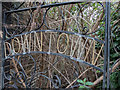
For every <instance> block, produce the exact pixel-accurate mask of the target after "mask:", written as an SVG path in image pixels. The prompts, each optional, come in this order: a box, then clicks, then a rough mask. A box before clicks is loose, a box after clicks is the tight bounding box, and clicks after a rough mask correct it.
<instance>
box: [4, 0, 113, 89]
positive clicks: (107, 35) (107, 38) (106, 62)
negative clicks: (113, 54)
mask: <svg viewBox="0 0 120 90" xmlns="http://www.w3.org/2000/svg"><path fill="white" fill-rule="evenodd" d="M76 3H80V2H63V3H55V4H49V5H43V6H41V8H47V7H54V6H61V5H68V4H76ZM105 6H106V8H105V42H104V43H105V46H104V71H103V87H102V88H103V89H105V84H106V81H107V89H109V82H110V72H109V67H110V65H109V62H110V32H111V31H110V1H109V0H106V5H105ZM30 9H31V10H35V9H37V7H30V8H23V9H18V10H11V11H6V12H4V18H3V24H4V23H5V22H4V21H5V19H6V14H8V13H15V12H21V11H27V10H30ZM5 35H6V31H5V30H4V28H3V39H2V68H3V67H4V58H5V55H4V44H3V41H4V40H5V39H6V36H5ZM3 72H4V71H2V75H3ZM106 73H107V75H106ZM106 76H107V77H106ZM106 79H107V80H106ZM3 87H4V77H3V78H2V88H3Z"/></svg>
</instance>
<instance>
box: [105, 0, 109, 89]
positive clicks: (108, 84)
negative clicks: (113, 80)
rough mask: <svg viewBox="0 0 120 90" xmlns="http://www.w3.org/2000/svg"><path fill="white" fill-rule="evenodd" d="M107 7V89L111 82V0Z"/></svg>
mask: <svg viewBox="0 0 120 90" xmlns="http://www.w3.org/2000/svg"><path fill="white" fill-rule="evenodd" d="M106 7H107V11H106V13H107V17H106V19H107V20H106V23H107V43H108V44H107V45H108V46H107V48H108V49H107V50H108V51H107V54H108V57H107V89H108V90H109V82H110V71H109V68H110V64H109V62H110V0H109V1H108V2H107V3H106Z"/></svg>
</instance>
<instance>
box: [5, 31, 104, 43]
mask: <svg viewBox="0 0 120 90" xmlns="http://www.w3.org/2000/svg"><path fill="white" fill-rule="evenodd" d="M35 32H36V33H37V32H60V33H66V34H73V35H77V36H79V37H86V38H88V39H93V40H96V41H98V42H100V43H102V44H104V41H103V40H99V39H97V38H94V37H89V36H87V35H82V34H79V33H75V32H68V31H63V30H37V31H30V32H25V33H22V34H18V35H14V36H13V37H10V38H9V39H6V40H5V41H4V42H6V41H9V40H10V39H13V38H15V37H19V36H22V35H27V34H30V33H35Z"/></svg>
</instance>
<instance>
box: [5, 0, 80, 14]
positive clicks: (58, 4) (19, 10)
mask: <svg viewBox="0 0 120 90" xmlns="http://www.w3.org/2000/svg"><path fill="white" fill-rule="evenodd" d="M76 3H81V1H74V2H63V3H54V4H49V5H41V8H48V7H55V6H61V5H68V4H76ZM37 7H38V6H36V7H30V8H24V9H18V10H11V11H6V14H8V13H16V12H21V11H28V10H35V9H37Z"/></svg>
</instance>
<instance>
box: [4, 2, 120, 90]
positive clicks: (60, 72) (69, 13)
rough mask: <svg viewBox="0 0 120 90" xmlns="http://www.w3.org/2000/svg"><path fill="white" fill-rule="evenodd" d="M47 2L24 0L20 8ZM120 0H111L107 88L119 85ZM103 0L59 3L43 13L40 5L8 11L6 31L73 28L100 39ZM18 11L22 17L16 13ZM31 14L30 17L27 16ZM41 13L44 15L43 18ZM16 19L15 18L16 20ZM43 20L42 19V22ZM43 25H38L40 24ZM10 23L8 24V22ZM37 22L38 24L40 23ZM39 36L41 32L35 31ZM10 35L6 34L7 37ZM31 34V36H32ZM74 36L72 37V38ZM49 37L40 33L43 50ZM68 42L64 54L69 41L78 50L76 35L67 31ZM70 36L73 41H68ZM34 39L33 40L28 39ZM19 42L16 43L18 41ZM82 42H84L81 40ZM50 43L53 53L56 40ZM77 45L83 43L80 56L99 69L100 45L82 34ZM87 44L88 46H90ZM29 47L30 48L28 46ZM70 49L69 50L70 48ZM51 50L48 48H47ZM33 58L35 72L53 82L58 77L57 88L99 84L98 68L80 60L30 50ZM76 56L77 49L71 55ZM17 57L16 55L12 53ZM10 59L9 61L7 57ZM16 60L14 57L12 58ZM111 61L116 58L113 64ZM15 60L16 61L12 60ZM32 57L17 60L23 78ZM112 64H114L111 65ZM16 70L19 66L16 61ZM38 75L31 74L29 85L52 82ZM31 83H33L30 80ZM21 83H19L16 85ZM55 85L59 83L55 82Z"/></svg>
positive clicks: (44, 84)
mask: <svg viewBox="0 0 120 90" xmlns="http://www.w3.org/2000/svg"><path fill="white" fill-rule="evenodd" d="M53 3H55V2H52V4H53ZM47 4H49V3H38V2H37V3H32V2H30V3H24V4H23V5H22V6H21V7H20V8H25V7H32V6H39V5H47ZM14 5H16V6H17V5H18V6H19V3H17V4H16V3H14ZM119 6H120V2H119V3H111V47H110V65H111V67H113V68H112V70H111V71H112V72H111V75H110V87H111V88H120V78H119V77H120V66H119V65H120V27H119V26H120V25H119V24H120V19H119V18H120V11H119V9H120V7H119ZM104 7H105V2H103V3H99V2H95V3H94V2H93V3H92V2H87V3H86V2H81V3H79V4H73V5H72V4H70V5H63V6H59V7H51V8H50V9H49V10H48V11H47V14H46V16H45V15H44V13H45V12H46V10H47V9H46V8H43V9H41V8H40V7H38V8H37V10H35V11H32V10H30V11H27V12H24V13H17V14H15V13H13V14H12V15H11V18H12V20H11V23H12V25H11V23H7V24H6V27H7V28H9V29H8V31H9V33H10V34H20V33H24V32H28V31H32V30H38V29H40V30H47V29H54V30H63V31H70V32H76V33H79V34H83V35H88V36H91V37H95V38H98V39H100V40H104V39H105V8H104ZM19 15H21V16H22V17H19V18H18V16H19ZM31 17H32V18H31ZM43 17H44V18H43ZM18 19H19V20H18ZM44 22H45V23H44ZM42 23H43V25H42V26H41V24H42ZM10 25H11V26H10ZM40 26H41V27H40ZM60 34H61V33H57V34H54V36H53V39H52V41H54V42H56V41H57V39H58V36H59V35H60ZM38 36H39V38H41V34H40V35H38ZM9 37H10V35H8V36H7V38H9ZM32 38H33V36H32ZM73 38H74V39H73ZM49 39H50V35H49V34H45V33H43V41H44V42H43V47H42V50H43V51H47V50H48V49H49V42H50V41H49ZM69 39H70V40H69V45H68V49H67V51H66V52H65V53H64V54H68V53H70V52H71V51H70V50H71V48H70V46H71V45H72V44H73V43H72V42H75V43H74V44H73V48H72V49H74V47H77V48H76V49H75V51H77V50H78V46H79V44H77V40H78V37H72V36H70V35H69ZM72 39H73V40H74V41H72ZM59 41H60V43H61V45H59V48H61V50H64V47H63V46H62V45H63V44H64V45H66V43H67V39H66V38H65V36H64V37H63V38H60V40H59ZM32 42H33V43H34V40H33V41H32ZM21 43H22V42H20V43H19V44H20V45H21ZM85 43H86V44H85ZM51 45H52V46H53V47H51V48H52V50H53V52H55V53H59V52H58V51H56V48H57V47H56V46H57V43H52V44H51ZM80 45H81V46H84V45H85V46H84V48H83V50H82V48H81V49H80V50H81V57H80V59H82V60H84V61H86V62H88V63H91V64H94V65H96V66H98V67H100V68H102V69H103V62H104V50H103V47H104V45H103V44H101V43H99V42H96V41H92V40H90V39H89V40H88V41H87V39H86V38H82V39H81V42H80ZM17 46H18V43H16V45H15V47H16V50H17V48H18V47H17ZM90 46H91V47H90ZM31 50H32V49H31ZM73 51H74V50H72V52H73ZM51 52H52V51H51ZM31 55H32V56H33V57H34V59H35V61H36V66H37V68H36V73H39V72H40V73H42V74H43V75H46V76H47V77H48V78H50V79H52V80H53V81H54V82H55V84H56V85H58V82H60V80H61V88H70V87H73V86H74V85H75V84H76V83H77V84H82V85H83V86H79V87H77V88H86V87H92V88H101V87H102V80H103V79H100V80H99V78H100V77H102V74H103V73H101V72H100V71H98V70H95V69H93V68H90V67H89V66H88V65H84V64H81V63H79V62H76V61H70V60H68V59H65V58H63V57H60V56H56V55H47V54H31ZM73 56H74V57H75V58H77V52H75V53H74V55H73ZM16 58H18V59H19V56H18V57H16ZM11 62H12V61H11ZM15 62H16V61H15ZM114 62H116V63H115V64H114ZM16 63H17V62H16ZM33 63H34V62H33V61H32V60H31V58H30V57H28V56H27V55H26V56H24V57H22V59H21V64H22V65H23V68H24V69H25V72H26V74H27V75H26V78H27V79H28V80H29V79H30V77H31V71H33V69H34V66H33ZM113 65H114V66H113ZM13 67H15V65H14V63H11V67H10V68H11V69H14V68H13ZM15 68H18V70H19V71H21V68H20V67H19V66H18V65H17V67H15ZM37 77H38V79H36V78H34V80H33V82H32V86H33V87H38V88H39V87H40V88H41V87H42V88H53V85H52V83H51V82H50V81H49V80H48V79H46V78H44V77H42V76H37ZM33 83H35V84H33ZM22 86H24V85H22V84H21V86H20V87H22ZM58 86H59V85H58Z"/></svg>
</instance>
